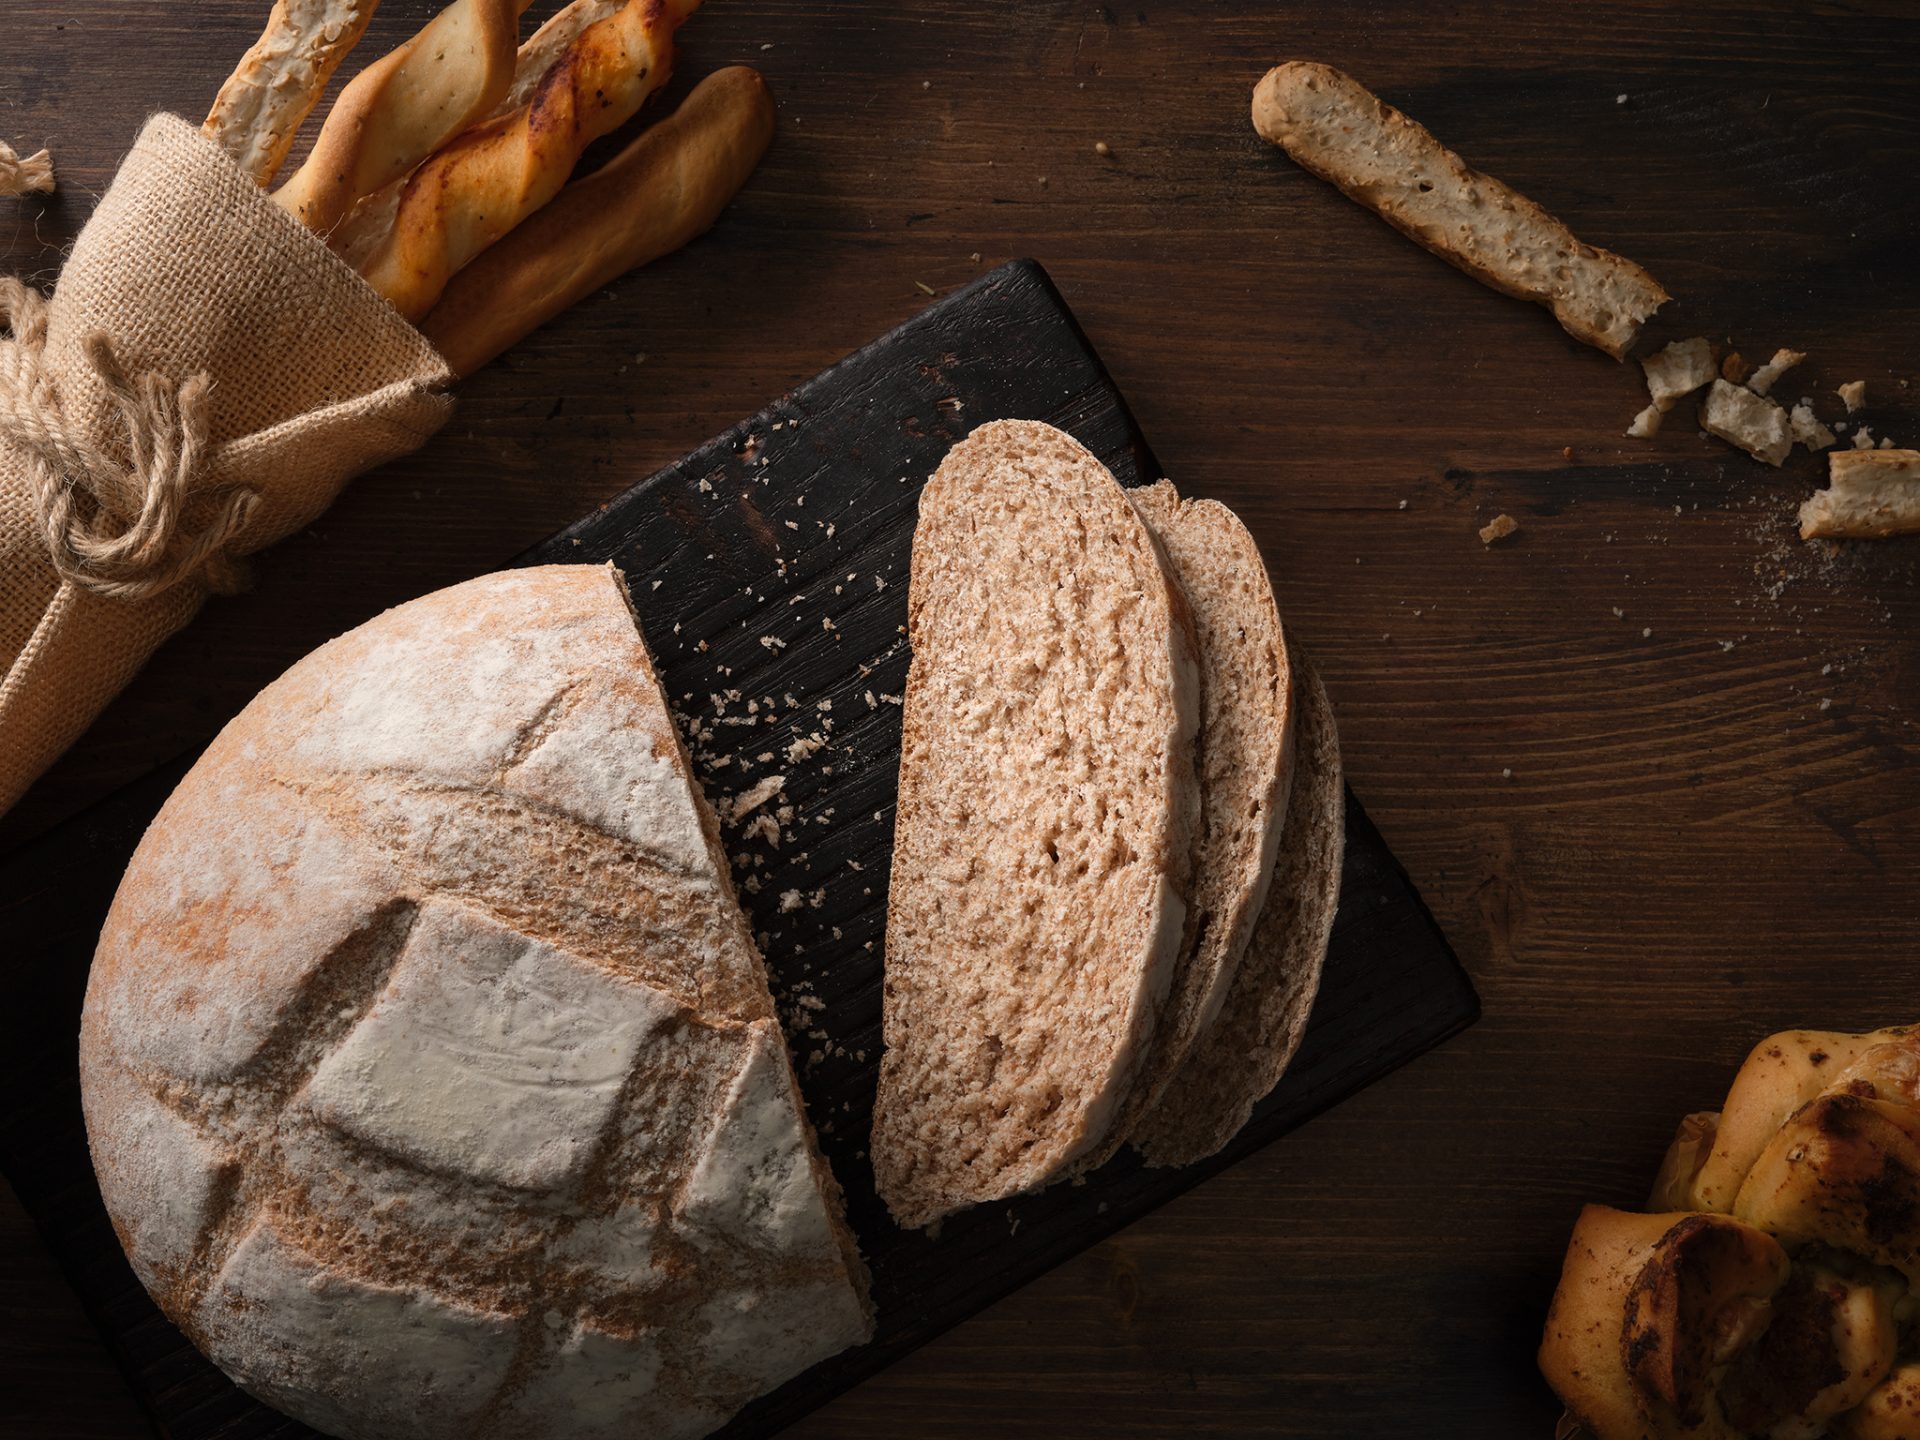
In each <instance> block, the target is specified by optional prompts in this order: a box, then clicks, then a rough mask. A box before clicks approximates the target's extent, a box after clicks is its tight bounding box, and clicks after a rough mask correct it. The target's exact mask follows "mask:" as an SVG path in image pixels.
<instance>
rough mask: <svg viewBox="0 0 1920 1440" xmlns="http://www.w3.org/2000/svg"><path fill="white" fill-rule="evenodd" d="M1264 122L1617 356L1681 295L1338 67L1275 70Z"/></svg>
mask: <svg viewBox="0 0 1920 1440" xmlns="http://www.w3.org/2000/svg"><path fill="white" fill-rule="evenodd" d="M1253 127H1254V129H1255V130H1257V131H1259V132H1260V135H1261V136H1262V138H1264V139H1266V140H1269V141H1271V142H1272V143H1273V144H1275V145H1279V146H1281V147H1282V148H1284V149H1285V150H1286V152H1287V154H1289V155H1291V156H1292V157H1293V158H1294V159H1295V160H1296V161H1297V162H1299V164H1301V165H1302V166H1304V167H1305V168H1306V169H1308V170H1310V171H1312V172H1313V173H1314V174H1315V175H1318V176H1319V177H1320V178H1321V179H1322V180H1326V181H1329V182H1330V183H1332V184H1334V185H1337V186H1338V187H1339V188H1340V189H1341V191H1343V192H1344V193H1345V194H1346V195H1347V196H1348V197H1349V198H1350V199H1353V200H1356V201H1358V202H1359V203H1360V204H1362V205H1365V206H1366V207H1367V208H1368V209H1369V210H1371V211H1373V212H1374V214H1376V215H1378V216H1379V217H1380V218H1381V219H1382V220H1385V221H1386V222H1387V223H1388V224H1389V225H1392V226H1393V227H1394V229H1396V230H1398V231H1400V232H1401V233H1402V234H1403V235H1406V236H1407V237H1408V238H1409V239H1411V240H1413V241H1415V242H1417V243H1418V244H1420V245H1424V246H1425V247H1426V248H1427V249H1429V250H1431V251H1432V252H1433V253H1434V254H1436V255H1438V256H1440V258H1441V259H1443V260H1446V261H1448V262H1449V263H1451V264H1453V265H1456V266H1458V267H1459V268H1460V269H1462V270H1464V271H1466V272H1467V273H1468V274H1469V275H1471V276H1473V277H1474V278H1475V279H1476V280H1479V281H1481V282H1482V283H1483V284H1486V285H1490V286H1492V287H1493V288H1494V289H1495V290H1499V291H1502V292H1504V293H1506V294H1508V295H1513V296H1517V297H1518V298H1519V299H1522V300H1532V301H1534V302H1535V303H1536V304H1540V305H1545V306H1546V307H1547V308H1548V309H1550V310H1552V311H1553V318H1554V319H1556V320H1558V321H1559V322H1560V324H1561V326H1562V327H1563V328H1564V329H1565V330H1566V332H1567V333H1568V334H1569V335H1572V336H1573V337H1574V338H1575V339H1577V340H1584V341H1585V342H1586V343H1587V344H1589V345H1594V346H1597V347H1599V348H1600V349H1602V350H1604V351H1606V352H1607V354H1609V355H1611V356H1613V358H1614V359H1616V360H1619V359H1622V358H1623V357H1624V356H1625V355H1626V353H1627V351H1628V350H1629V349H1630V348H1632V346H1633V342H1634V340H1635V339H1636V338H1637V337H1638V336H1639V334H1640V326H1641V325H1642V323H1644V322H1645V320H1646V319H1647V317H1648V316H1650V315H1652V314H1653V312H1654V311H1656V310H1658V309H1659V308H1660V307H1661V306H1662V305H1664V304H1666V302H1667V300H1668V299H1669V298H1670V297H1669V296H1668V294H1667V292H1666V291H1665V290H1664V289H1662V288H1661V286H1660V283H1659V282H1658V281H1657V280H1655V279H1654V278H1653V276H1651V275H1649V274H1648V273H1647V272H1646V271H1645V270H1643V269H1641V268H1640V267H1639V266H1638V265H1636V264H1634V263H1633V262H1632V261H1631V260H1628V259H1626V258H1625V257H1624V256H1621V255H1616V254H1614V253H1613V252H1612V251H1610V250H1601V249H1599V248H1598V247H1596V246H1592V245H1584V244H1582V243H1581V242H1580V241H1579V239H1577V238H1576V237H1575V236H1574V234H1573V232H1572V231H1571V230H1569V229H1567V227H1566V226H1565V225H1563V224H1561V223H1560V221H1558V220H1556V219H1555V218H1554V217H1553V216H1552V215H1549V214H1548V213H1547V212H1546V211H1545V210H1543V209H1541V208H1540V206H1538V205H1536V204H1535V203H1534V202H1533V201H1531V200H1529V199H1528V198H1527V197H1526V196H1524V195H1522V194H1520V193H1519V191H1517V190H1514V189H1513V188H1511V187H1510V186H1507V185H1504V184H1502V183H1501V182H1500V181H1498V180H1496V179H1494V178H1493V177H1492V176H1491V175H1483V174H1482V173H1481V172H1479V171H1478V170H1475V169H1473V168H1472V167H1471V166H1469V165H1468V164H1467V163H1466V162H1465V161H1464V160H1462V159H1461V158H1460V157H1459V156H1458V155H1456V154H1454V153H1453V151H1451V150H1449V149H1447V148H1446V146H1444V145H1442V144H1441V143H1440V142H1439V141H1438V140H1436V139H1435V138H1434V137H1433V135H1432V134H1431V133H1430V132H1429V131H1428V130H1427V129H1426V127H1425V126H1423V125H1421V124H1420V123H1419V122H1417V121H1415V120H1412V119H1409V118H1408V117H1407V116H1405V115H1403V114H1401V113H1400V112H1399V111H1398V110H1396V109H1394V108H1393V107H1392V106H1391V105H1387V104H1384V103H1382V102H1381V101H1380V99H1379V98H1378V97H1376V96H1375V95H1373V94H1372V93H1371V92H1369V91H1368V90H1367V89H1366V88H1365V87H1364V86H1362V85H1361V84H1359V83H1358V82H1357V81H1355V80H1354V79H1353V77H1351V76H1350V75H1347V74H1344V73H1343V72H1341V71H1339V70H1336V69H1334V68H1333V67H1332V66H1331V65H1319V64H1315V63H1313V62H1310V61H1305V60H1292V61H1288V62H1287V63H1286V64H1284V65H1277V66H1275V67H1274V68H1273V69H1272V70H1269V71H1268V72H1267V74H1266V75H1265V77H1264V78H1262V79H1261V81H1260V83H1259V85H1258V86H1256V87H1255V89H1254V92H1253Z"/></svg>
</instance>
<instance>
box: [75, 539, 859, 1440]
mask: <svg viewBox="0 0 1920 1440" xmlns="http://www.w3.org/2000/svg"><path fill="white" fill-rule="evenodd" d="M81 1067H82V1068H81V1078H82V1094H83V1100H84V1103H85V1109H86V1118H87V1126H88V1134H89V1138H90V1141H91V1144H92V1146H93V1153H94V1160H95V1166H96V1170H97V1172H98V1174H99V1177H100V1181H101V1189H102V1193H103V1195H104V1196H105V1198H106V1201H107V1206H108V1210H109V1213H110V1214H111V1215H112V1218H113V1221H114V1224H115V1228H116V1230H117V1231H118V1233H119V1234H120V1237H121V1240H122V1243H123V1244H124V1245H125V1247H126V1249H127V1253H128V1255H129V1258H130V1259H131V1260H132V1262H133V1266H134V1269H135V1271H136V1273H137V1274H138V1275H139V1276H140V1278H141V1280H142V1281H143V1283H145V1284H146V1285H147V1287H148V1288H149V1290H151V1291H152V1292H153V1294H154V1296H155V1298H156V1299H157V1300H158V1301H159V1302H160V1304H161V1307H162V1308H163V1309H164V1310H165V1311H166V1312H167V1314H168V1316H169V1317H170V1318H171V1319H172V1320H174V1322H175V1323H176V1324H178V1325H179V1326H180V1327H181V1328H182V1329H183V1330H185V1331H186V1332H187V1334H188V1335H189V1336H190V1337H192V1338H193V1339H194V1340H195V1342H196V1343H198V1344H199V1345H200V1346H201V1347H202V1348H203V1349H205V1350H206V1351H207V1352H208V1354H209V1355H211V1356H212V1358H213V1359H214V1360H215V1361H216V1363H218V1364H220V1365H221V1366H222V1368H224V1369H225V1370H227V1371H228V1373H230V1374H231V1375H233V1376H234V1377H235V1379H237V1380H238V1381H239V1382H240V1383H241V1384H242V1385H244V1386H246V1387H247V1388H248V1389H250V1390H252V1391H253V1392H254V1393H255V1394H258V1395H260V1396H261V1397H262V1398H264V1399H266V1400H268V1401H269V1402H270V1403H272V1404H274V1405H276V1406H279V1407H280V1408H282V1409H284V1410H286V1411H287V1412H288V1413H290V1414H292V1415H294V1416H295V1417H297V1418H299V1419H302V1420H304V1421H306V1422H307V1423H309V1424H312V1425H315V1426H317V1427H319V1428H320V1429H323V1430H326V1431H328V1432H330V1433H334V1434H338V1435H342V1436H346V1437H356V1440H357V1437H386V1436H393V1437H403V1436H404V1437H409V1440H411V1437H422V1440H433V1437H440V1436H446V1437H459V1440H490V1437H496V1436H498V1437H507V1436H519V1435H524V1434H529V1433H539V1434H542V1435H547V1436H554V1437H561V1440H597V1437H602V1436H605V1437H608V1440H612V1437H614V1436H631V1435H636V1434H646V1435H651V1436H686V1437H692V1436H697V1435H701V1434H705V1433H707V1432H708V1431H710V1430H711V1429H713V1428H714V1427H716V1426H718V1425H720V1424H722V1423H724V1422H725V1420H726V1419H727V1417H728V1416H730V1415H731V1414H733V1413H734V1412H735V1411H736V1410H737V1409H738V1408H739V1407H740V1406H741V1405H742V1404H744V1403H745V1402H746V1401H747V1400H749V1399H751V1398H753V1397H754V1396H755V1395H757V1394H760V1393H762V1392H763V1391H765V1390H767V1389H768V1388H771V1387H772V1386H774V1385H776V1384H778V1383H779V1382H780V1381H782V1380H784V1379H785V1378H787V1377H788V1376H789V1375H791V1374H793V1373H795V1372H797V1371H798V1370H800V1369H804V1368H805V1367H806V1366H808V1365H810V1364H812V1363H813V1362H814V1361H816V1360H819V1359H821V1358H823V1357H825V1356H827V1355H830V1354H832V1353H834V1352H835V1351H837V1350H840V1349H842V1348H844V1347H845V1346H847V1345H850V1344H855V1343H858V1342H860V1341H861V1340H864V1339H865V1338H866V1337H867V1335H868V1334H869V1332H870V1320H869V1310H868V1305H867V1301H866V1297H865V1274H864V1270H863V1268H862V1266H861V1264H860V1260H859V1257H858V1254H857V1251H856V1249H855V1246H854V1243H853V1240H852V1237H851V1234H850V1232H848V1230H847V1229H846V1226H845V1223H844V1221H843V1219H842V1216H841V1201H840V1195H839V1190H838V1187H837V1186H836V1184H835V1182H834V1179H833V1176H832V1174H831V1172H830V1171H829V1170H828V1168H827V1167H826V1165H825V1163H824V1161H823V1160H822V1159H821V1158H820V1156H819V1154H818V1151H817V1149H816V1148H815V1146H814V1143H813V1135H812V1130H811V1128H810V1126H809V1125H808V1123H807V1120H806V1117H805V1114H804V1111H803V1109H802V1105H801V1100H800V1096H799V1091H798V1088H797V1086H796V1085H795V1083H794V1079H793V1073H792V1069H791V1067H790V1065H789V1063H788V1060H787V1056H786V1052H785V1047H784V1042H783V1040H782V1037H781V1034H780V1030H779V1026H778V1023H777V1021H776V1020H775V1019H774V1016H773V1007H772V1002H771V999H770V996H769V994H768V991H767V984H766V978H765V975H764V972H763V969H762V965H761V961H760V957H759V954H758V952H757V951H756V949H755V947H754V944H753V940H752V937H751V934H750V933H749V931H748V928H747V925H746V921H745V919H744V917H743V916H742V915H741V913H740V911H739V909H738V907H737V905H736V904H735V903H734V899H733V894H732V890H731V885H730V882H729V880H728V878H727V874H726V866H725V863H724V857H723V856H722V854H721V852H720V850H719V844H718V832H717V828H716V826H715V823H714V819H713V816H712V814H711V812H710V811H709V810H708V808H707V806H706V804H705V802H704V800H703V799H702V798H701V797H700V795H699V792H698V789H697V787H696V786H695V784H694V782H693V779H692V775H691V772H690V770H689V767H688V763H687V759H686V756H685V753H684V751H683V749H682V748H681V744H680V740H679V737H678V735H677V733H676V731H675V729H674V726H673V723H672V720H671V718H670V716H669V714H668V711H667V708H666V704H665V702H664V699H663V697H662V696H661V694H660V691H659V684H658V681H657V680H656V678H655V676H654V673H653V669H652V664H651V661H650V659H649V657H648V655H647V652H646V648H645V645H644V643H643V642H642V640H641V639H640V637H639V634H638V632H637V629H636V626H635V623H634V620H633V617H632V615H631V613H630V611H629V609H628V607H627V603H626V596H625V591H624V588H623V587H622V584H621V582H620V580H619V578H618V576H617V575H616V574H615V573H614V572H613V571H611V570H610V569H601V568H596V567H586V566H579V567H550V568H547V569H537V570H528V571H520V572H515V573H512V574H508V575H498V576H489V577H486V578H484V579H482V580H478V581H474V582H471V583H469V584H466V585H461V586H457V587H454V588H453V589H451V590H447V591H442V592H440V593H439V594H437V595H433V596H429V597H427V598H426V599H423V600H420V601H416V602H414V603H413V604H410V605H406V606H403V607H401V608H400V609H398V610H395V611H391V612H389V613H388V614H386V615H384V616H381V617H380V618H378V619H376V620H374V621H372V622H370V623H369V624H367V625H365V626H362V627H361V628H360V629H359V630H356V631H354V632H352V633H350V634H348V635H346V636H343V637H341V638H340V639H339V640H336V641H334V642H333V643H331V644H329V645H327V646H324V647H322V648H321V649H320V650H319V651H316V652H315V653H314V654H313V655H311V656H309V657H308V658H307V659H305V660H303V661H302V662H300V664H298V665H296V666H295V667H294V668H293V669H292V670H290V671H289V672H288V673H287V674H286V675H285V676H283V677H282V678H281V679H280V680H279V681H277V682H275V684H273V685H272V686H270V687H268V689H267V690H266V691H264V692H262V694H261V695H260V696H259V697H258V698H257V699H256V700H255V701H254V702H253V704H252V705H250V706H249V707H248V708H247V709H246V710H245V711H244V712H243V713H242V714H241V715H240V716H239V717H238V718H237V719H236V720H235V721H234V722H233V723H232V724H231V725H230V726H228V727H227V729H226V730H225V731H224V732H223V733H222V734H221V736H220V738H219V739H218V740H216V741H215V743H214V744H213V746H212V747H211V748H210V749H209V750H208V752H207V754H206V755H205V756H204V757H203V758H202V759H201V761H200V762H199V764H197V765H196V766H195V767H194V769H193V771H192V772H191V773H190V774H189V775H188V777H187V778H186V779H185V780H184V781H183V782H182V783H181V785H180V787H179V788H178V789H177V790H176V791H175V793H174V795H173V796H172V797H171V798H170V799H169V801H168V802H167V805H166V807H165V809H163V810H162V812H161V814H160V817H159V818H158V819H157V820H156V821H155V822H154V825H153V827H152V828H151V829H150V830H149V832H148V834H147V836H146V838H145V839H144V840H143V841H142V843H141V847H140V850H139V852H138V853H137V854H136V855H135V857H134V860H133V863H132V865H131V866H130V868H129V870H128V873H127V876H126V879H125V880H124V881H123V883H122V885H121V888H120V891H119V893H118V895H117V896H116V897H115V901H114V907H113V911H112V914H111V915H110V916H109V919H108V923H107V926H106V929H105V931H104V932H103V934H102V937H101V942H100V947H99V950H98V953H97V954H96V957H95V961H94V968H93V973H92V976H91V980H90V983H89V989H88V997H87V1006H86V1011H85V1015H84V1019H83V1025H82V1037H81Z"/></svg>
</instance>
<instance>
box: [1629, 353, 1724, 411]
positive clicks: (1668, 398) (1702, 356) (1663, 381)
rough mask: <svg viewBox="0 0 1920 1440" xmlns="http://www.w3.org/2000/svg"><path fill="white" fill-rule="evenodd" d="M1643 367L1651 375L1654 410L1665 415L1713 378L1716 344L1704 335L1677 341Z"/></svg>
mask: <svg viewBox="0 0 1920 1440" xmlns="http://www.w3.org/2000/svg"><path fill="white" fill-rule="evenodd" d="M1640 368H1641V369H1642V370H1644V371H1646V373H1647V393H1648V394H1649V395H1651V396H1652V397H1653V404H1654V407H1655V408H1656V409H1658V410H1659V411H1660V412H1661V413H1663V414H1664V413H1665V412H1666V411H1668V410H1671V409H1672V408H1673V407H1674V406H1675V405H1676V404H1678V403H1679V401H1680V400H1681V399H1682V398H1684V397H1685V396H1688V395H1691V394H1692V393H1693V392H1694V391H1696V390H1698V389H1699V388H1700V387H1701V386H1702V385H1705V384H1706V383H1707V382H1708V381H1710V380H1712V379H1713V377H1714V368H1713V345H1712V343H1711V342H1709V341H1708V339H1707V338H1706V336H1704V335H1696V336H1694V337H1693V338H1692V339H1691V340H1676V341H1674V342H1673V343H1672V344H1671V345H1668V346H1666V347H1665V348H1664V349H1661V350H1656V351H1655V352H1654V353H1653V354H1651V355H1649V356H1648V357H1647V358H1646V359H1645V360H1643V361H1641V362H1640Z"/></svg>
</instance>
